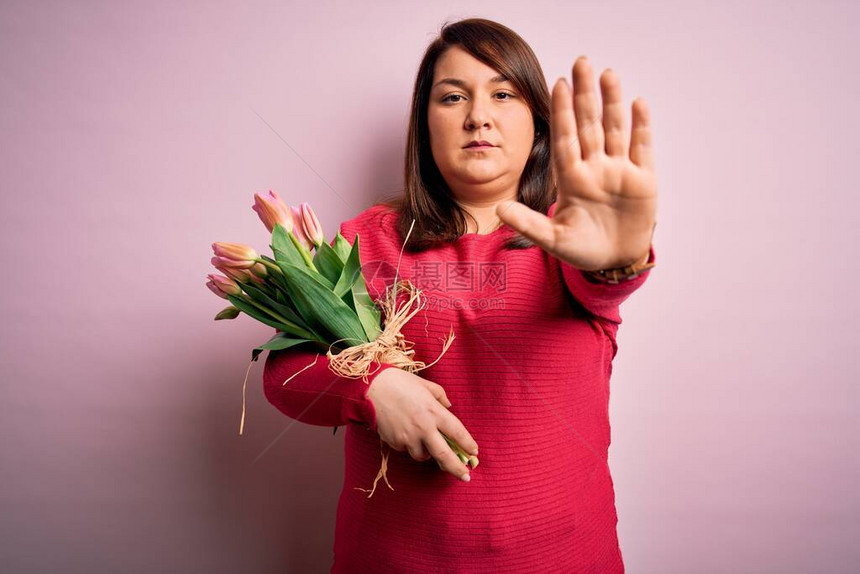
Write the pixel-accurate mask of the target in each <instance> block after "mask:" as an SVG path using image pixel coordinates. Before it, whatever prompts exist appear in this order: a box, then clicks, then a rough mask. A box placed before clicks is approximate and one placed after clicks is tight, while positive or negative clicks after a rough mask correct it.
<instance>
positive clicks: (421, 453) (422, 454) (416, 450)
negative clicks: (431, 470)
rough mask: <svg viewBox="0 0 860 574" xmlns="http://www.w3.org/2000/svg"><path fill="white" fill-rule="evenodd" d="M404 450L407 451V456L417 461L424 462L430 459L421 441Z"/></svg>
mask: <svg viewBox="0 0 860 574" xmlns="http://www.w3.org/2000/svg"><path fill="white" fill-rule="evenodd" d="M406 449H407V450H408V451H409V456H411V457H412V458H414V459H415V460H417V461H421V462H424V461H425V460H429V459H430V458H432V457H431V456H430V454H429V453H428V452H427V450H426V449H425V448H424V443H423V442H421V441H419V442H418V444H417V445H414V446H413V445H409V446H408V447H406Z"/></svg>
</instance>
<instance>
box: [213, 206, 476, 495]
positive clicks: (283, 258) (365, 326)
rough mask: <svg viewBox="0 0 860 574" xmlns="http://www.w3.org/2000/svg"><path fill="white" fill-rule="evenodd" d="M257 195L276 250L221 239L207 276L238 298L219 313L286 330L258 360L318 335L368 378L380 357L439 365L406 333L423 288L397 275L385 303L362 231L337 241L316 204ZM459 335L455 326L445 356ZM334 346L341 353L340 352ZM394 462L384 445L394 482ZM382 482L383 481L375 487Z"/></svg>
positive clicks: (416, 366) (346, 367) (350, 369)
mask: <svg viewBox="0 0 860 574" xmlns="http://www.w3.org/2000/svg"><path fill="white" fill-rule="evenodd" d="M254 198H255V202H254V205H253V209H254V211H256V212H257V215H259V217H260V219H261V220H262V222H263V224H264V225H265V226H266V229H267V230H268V231H269V232H270V233H271V234H272V236H271V241H272V243H271V245H270V247H271V249H272V254H273V255H274V257H267V256H266V255H261V254H258V253H257V252H256V251H255V250H254V249H253V248H252V247H250V246H248V245H245V244H241V243H224V242H219V243H214V244H213V245H212V249H213V251H214V253H215V256H214V257H213V258H212V264H213V265H214V266H215V268H216V269H218V270H219V271H221V272H222V273H223V275H217V274H210V275H208V279H209V281H207V283H206V285H207V286H208V287H209V289H211V290H212V292H214V293H215V294H216V295H218V296H219V297H222V298H224V299H227V300H228V301H229V302H230V306H228V307H226V308H225V309H223V310H222V311H220V312H219V313H218V314H217V315H216V316H215V320H223V319H235V318H236V317H238V316H239V314H240V313H245V314H246V315H248V316H249V317H252V318H253V319H256V320H257V321H260V322H261V323H264V324H266V325H268V326H269V327H274V328H275V329H277V330H278V333H277V334H275V335H274V336H273V337H271V338H270V339H269V340H268V341H267V342H266V343H264V344H262V345H260V346H259V347H256V348H254V349H253V351H252V353H251V362H252V363H253V362H254V361H256V360H257V358H258V357H259V355H260V353H262V352H263V351H264V350H269V351H275V350H281V349H287V348H289V347H292V346H294V345H298V344H301V343H308V342H312V343H316V344H318V345H320V346H323V347H327V349H328V350H327V351H326V354H327V357H328V358H329V359H330V368H331V370H332V371H333V372H335V373H337V374H339V375H342V376H346V377H354V378H363V379H364V381H365V382H367V376H368V375H369V374H370V373H369V367H370V365H371V363H372V362H374V361H377V362H380V363H381V362H386V363H389V364H392V365H395V366H396V367H399V368H402V369H404V370H408V371H410V372H415V371H419V370H421V369H424V368H427V367H428V366H430V365H432V364H433V363H431V364H430V365H425V364H424V363H422V362H420V361H415V360H414V359H413V355H414V351H413V350H412V349H411V344H410V343H409V342H408V341H405V339H404V337H403V335H402V334H401V333H400V328H401V327H402V326H403V324H405V322H406V321H408V320H409V319H410V318H411V317H412V316H413V315H414V314H415V313H417V312H418V311H420V310H421V308H422V303H421V292H420V291H419V290H417V289H416V288H415V287H414V286H413V285H412V284H411V283H410V282H409V281H408V280H404V281H401V282H398V281H396V279H395V283H394V285H393V286H391V287H390V288H389V290H388V294H387V296H386V297H385V298H384V300H383V301H382V304H381V308H380V306H378V305H377V303H376V302H375V301H374V300H373V299H372V298H371V297H370V295H369V294H368V292H367V286H366V283H365V280H364V276H363V274H362V270H361V260H360V257H359V235H358V234H356V236H355V241H354V242H353V243H352V244H350V243H349V242H348V241H347V240H346V239H345V238H344V237H343V236H342V235H341V234H340V233H339V232H338V233H337V235H336V236H335V238H334V241H333V242H332V243H331V244H329V243H328V241H326V238H325V236H324V234H323V231H322V227H321V225H320V222H319V220H318V219H317V217H316V214H315V213H314V211H313V209H312V208H311V206H310V205H309V204H308V203H302V204H301V206H300V207H293V206H287V205H286V204H285V203H284V202H283V201H282V200H281V199H280V197H279V196H278V194H277V193H276V192H274V191H272V190H269V192H268V193H267V194H266V195H260V194H255V195H254ZM407 239H408V238H407ZM403 291H405V292H406V294H407V297H406V301H405V303H401V304H399V303H398V295H399V294H400V293H401V292H403ZM416 304H417V308H416V309H413V305H416ZM453 339H454V333H453V330H452V331H451V333H450V334H449V336H448V339H447V340H446V341H445V343H444V346H443V350H442V353H441V354H440V356H439V358H441V355H442V354H444V352H445V351H446V350H447V349H448V347H449V346H450V344H451V343H452V342H453ZM333 348H334V349H335V350H336V351H337V352H334V353H333V352H332V349H333ZM436 360H437V361H438V360H439V359H438V358H437V359H436ZM434 363H435V361H434ZM249 370H250V365H249ZM293 376H295V375H293ZM290 378H292V377H290ZM289 380H290V379H287V380H286V381H284V384H287V382H289ZM245 382H246V383H247V374H246V376H245ZM244 396H245V385H244V384H243V388H242V419H241V421H240V424H239V434H240V435H241V434H242V431H243V428H244V422H245V398H244ZM336 431H337V427H335V432H336ZM443 436H445V435H444V434H443ZM445 440H446V441H447V442H448V444H449V445H450V447H451V449H452V450H453V451H454V452H455V453H456V454H457V456H458V457H459V458H460V460H462V461H463V463H465V464H469V465H470V466H471V467H472V468H475V467H476V466H477V465H478V458H477V457H476V456H473V455H470V454H468V453H466V452H465V451H464V450H463V449H462V448H461V447H460V446H459V445H458V444H456V442H454V441H452V440H451V439H449V438H448V437H445ZM386 468H387V454H386V453H384V452H383V464H382V468H381V469H380V473H379V475H378V476H377V479H376V480H377V481H378V480H379V478H380V477H383V478H385V481H386V483H388V478H387V476H386V473H385V471H386ZM375 485H376V481H374V489H375ZM388 486H389V488H392V490H393V487H391V485H390V484H388ZM361 490H365V489H361ZM372 494H373V492H372V491H371V495H372Z"/></svg>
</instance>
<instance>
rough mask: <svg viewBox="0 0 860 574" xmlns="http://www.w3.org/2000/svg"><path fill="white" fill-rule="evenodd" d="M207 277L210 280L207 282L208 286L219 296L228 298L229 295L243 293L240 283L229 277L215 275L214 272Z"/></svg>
mask: <svg viewBox="0 0 860 574" xmlns="http://www.w3.org/2000/svg"><path fill="white" fill-rule="evenodd" d="M207 277H208V278H209V281H207V282H206V286H207V287H209V289H210V290H211V291H212V292H213V293H215V294H216V295H218V296H219V297H222V298H224V299H226V298H227V295H237V296H238V295H241V294H242V289H241V288H240V287H239V284H238V283H236V282H235V281H234V280H233V279H230V278H229V277H224V276H223V275H215V274H214V273H210V274H209V275H207Z"/></svg>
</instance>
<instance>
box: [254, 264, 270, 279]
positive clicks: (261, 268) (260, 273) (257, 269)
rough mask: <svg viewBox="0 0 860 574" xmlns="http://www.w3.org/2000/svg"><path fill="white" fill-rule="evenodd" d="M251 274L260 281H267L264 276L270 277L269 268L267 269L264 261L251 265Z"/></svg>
mask: <svg viewBox="0 0 860 574" xmlns="http://www.w3.org/2000/svg"><path fill="white" fill-rule="evenodd" d="M249 275H250V276H251V279H257V280H258V281H259V282H260V283H265V281H264V278H265V277H268V275H269V270H268V269H266V266H265V265H263V264H262V263H257V264H256V265H254V266H253V267H251V272H250V273H249Z"/></svg>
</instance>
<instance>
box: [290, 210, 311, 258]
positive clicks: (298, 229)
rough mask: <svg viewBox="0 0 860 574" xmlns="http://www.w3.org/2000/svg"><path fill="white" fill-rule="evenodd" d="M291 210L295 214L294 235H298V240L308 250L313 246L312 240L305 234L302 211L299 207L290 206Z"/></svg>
mask: <svg viewBox="0 0 860 574" xmlns="http://www.w3.org/2000/svg"><path fill="white" fill-rule="evenodd" d="M290 212H291V213H292V215H293V235H295V236H296V239H297V240H298V242H299V243H300V244H301V245H302V246H304V248H305V249H307V250H308V251H310V250H311V248H313V244H312V243H311V240H310V239H308V236H307V235H306V234H305V228H304V225H303V224H302V212H301V210H300V209H299V208H298V207H293V206H290Z"/></svg>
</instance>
